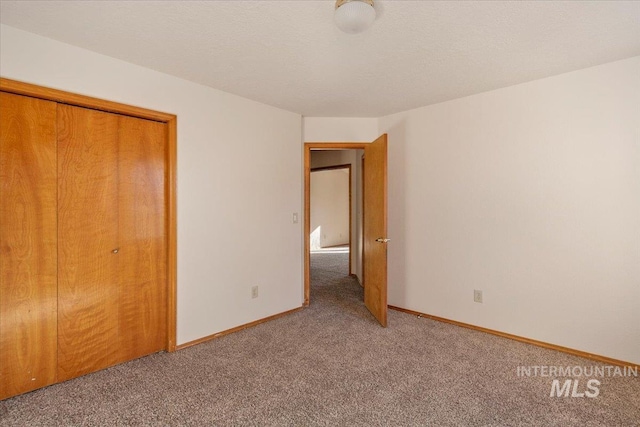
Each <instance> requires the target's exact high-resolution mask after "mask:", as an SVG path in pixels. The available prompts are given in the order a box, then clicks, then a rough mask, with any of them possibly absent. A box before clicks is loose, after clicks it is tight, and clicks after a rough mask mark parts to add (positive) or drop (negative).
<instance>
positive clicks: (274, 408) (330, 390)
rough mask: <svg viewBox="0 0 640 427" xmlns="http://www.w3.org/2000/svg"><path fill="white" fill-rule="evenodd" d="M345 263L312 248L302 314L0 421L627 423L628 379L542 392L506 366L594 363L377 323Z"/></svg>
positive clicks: (11, 410)
mask: <svg viewBox="0 0 640 427" xmlns="http://www.w3.org/2000/svg"><path fill="white" fill-rule="evenodd" d="M347 263H348V259H347V255H346V254H316V255H314V256H313V259H312V280H313V287H312V294H311V297H312V304H311V307H309V308H308V309H305V310H303V311H300V312H298V313H295V314H292V315H290V316H286V317H284V318H281V319H278V320H275V321H272V322H269V323H266V324H263V325H260V326H257V327H255V328H251V329H247V330H245V331H242V332H238V333H235V334H231V335H228V336H226V337H224V338H221V339H218V340H214V341H211V342H209V343H205V344H201V345H198V346H196V347H192V348H189V349H186V350H182V351H178V352H176V353H172V354H164V353H161V354H156V355H152V356H149V357H146V358H143V359H139V360H135V361H132V362H130V363H126V364H123V365H119V366H116V367H113V368H111V369H108V370H105V371H101V372H97V373H95V374H91V375H87V376H85V377H82V378H78V379H75V380H71V381H68V382H66V383H63V384H58V385H54V386H51V387H47V388H45V389H41V390H38V391H35V392H32V393H28V394H25V395H23V396H19V397H16V398H12V399H8V400H5V401H3V402H0V425H2V426H3V427H4V426H6V427H9V426H21V427H22V426H54V425H57V426H115V425H118V426H129V425H132V426H142V425H158V426H160V425H162V426H164V425H166V426H179V425H185V426H214V425H215V426H336V425H337V426H520V425H532V426H638V425H639V421H640V379H639V378H620V377H617V378H602V379H601V383H602V384H601V386H600V388H599V391H600V394H599V396H598V397H596V398H592V399H589V398H586V397H583V398H571V397H568V398H558V397H553V398H552V397H549V394H550V390H551V378H521V377H518V376H517V372H516V369H517V367H518V366H529V365H552V366H574V365H580V366H594V363H593V362H590V361H587V360H584V359H580V358H577V357H572V356H568V355H565V354H561V353H557V352H554V351H551V350H544V349H541V348H537V347H533V346H529V345H526V344H522V343H518V342H515V341H511V340H507V339H503V338H498V337H495V336H491V335H487V334H484V333H481V332H475V331H471V330H467V329H462V328H458V327H456V326H452V325H448V324H443V323H439V322H435V321H431V320H427V319H419V318H416V317H415V316H411V315H408V314H404V313H399V312H395V311H390V312H389V324H390V326H389V328H387V329H383V328H381V327H379V326H378V324H377V323H376V322H375V320H374V319H373V317H372V316H371V315H370V314H369V313H368V312H367V310H366V309H365V307H364V306H363V304H362V302H361V301H362V289H361V288H360V286H359V285H358V284H357V283H355V282H354V280H353V279H351V278H350V277H348V276H346V269H347V267H346V265H347ZM336 271H339V272H337V273H336ZM340 271H341V272H340ZM581 383H582V381H581ZM583 387H584V385H582V384H581V386H580V388H583Z"/></svg>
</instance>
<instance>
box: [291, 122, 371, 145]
mask: <svg viewBox="0 0 640 427" xmlns="http://www.w3.org/2000/svg"><path fill="white" fill-rule="evenodd" d="M302 128H303V135H304V141H305V142H372V141H373V140H375V139H376V138H377V137H379V136H380V135H379V134H378V119H376V118H370V117H304V118H303V123H302Z"/></svg>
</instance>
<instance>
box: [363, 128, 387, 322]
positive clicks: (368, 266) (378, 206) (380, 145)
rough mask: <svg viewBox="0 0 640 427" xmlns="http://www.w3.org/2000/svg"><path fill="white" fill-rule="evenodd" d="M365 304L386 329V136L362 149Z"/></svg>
mask: <svg viewBox="0 0 640 427" xmlns="http://www.w3.org/2000/svg"><path fill="white" fill-rule="evenodd" d="M364 163H365V168H364V188H365V189H366V191H365V192H364V221H363V226H364V228H363V235H364V251H363V252H364V254H363V257H364V259H366V263H365V264H364V268H365V270H364V277H365V278H366V282H365V284H364V304H365V305H366V306H367V308H368V309H369V311H370V312H371V314H373V315H374V316H375V318H376V319H378V322H380V324H381V325H382V326H385V327H386V326H387V243H380V242H376V239H377V238H386V237H387V135H386V134H384V135H382V136H381V137H380V138H378V139H376V140H375V141H374V142H372V143H371V144H369V145H367V146H366V147H365V149H364Z"/></svg>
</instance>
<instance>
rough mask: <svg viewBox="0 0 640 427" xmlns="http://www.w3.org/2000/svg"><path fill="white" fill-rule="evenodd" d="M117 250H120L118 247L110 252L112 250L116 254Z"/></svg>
mask: <svg viewBox="0 0 640 427" xmlns="http://www.w3.org/2000/svg"><path fill="white" fill-rule="evenodd" d="M118 251H120V249H118V248H115V249H114V250H112V251H111V252H113V253H114V254H117V253H118Z"/></svg>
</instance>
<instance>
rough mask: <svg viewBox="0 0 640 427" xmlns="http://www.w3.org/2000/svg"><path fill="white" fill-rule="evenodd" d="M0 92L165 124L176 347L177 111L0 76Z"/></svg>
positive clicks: (171, 334) (170, 337) (171, 327)
mask: <svg viewBox="0 0 640 427" xmlns="http://www.w3.org/2000/svg"><path fill="white" fill-rule="evenodd" d="M0 91H3V92H10V93H15V94H20V95H27V96H30V97H34V98H39V99H43V100H51V101H56V102H61V103H64V104H69V105H75V106H81V107H87V108H92V109H96V110H101V111H108V112H112V113H118V114H123V115H127V116H131V117H138V118H143V119H148V120H155V121H158V122H162V123H165V124H166V133H165V137H166V139H167V141H166V144H167V150H166V159H165V160H166V168H167V171H166V172H167V181H166V187H165V189H166V203H167V206H166V212H167V216H168V218H167V221H166V233H167V245H168V248H167V252H168V256H167V263H168V264H167V281H168V283H167V286H168V291H167V292H168V295H167V310H168V313H167V316H168V320H167V338H166V341H167V343H166V347H167V349H168V350H169V351H174V350H175V349H176V321H177V320H176V312H177V303H176V298H177V297H176V293H177V280H178V279H177V275H178V273H177V225H176V224H177V220H176V215H177V209H176V198H177V194H176V190H177V183H176V180H177V178H176V164H177V139H178V137H177V117H176V116H175V114H168V113H162V112H159V111H154V110H148V109H146V108H140V107H135V106H131V105H126V104H120V103H117V102H112V101H106V100H103V99H98V98H92V97H89V96H85V95H79V94H76V93H71V92H66V91H62V90H57V89H51V88H46V87H42V86H37V85H33V84H30V83H24V82H19V81H16V80H11V79H7V78H3V77H0Z"/></svg>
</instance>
